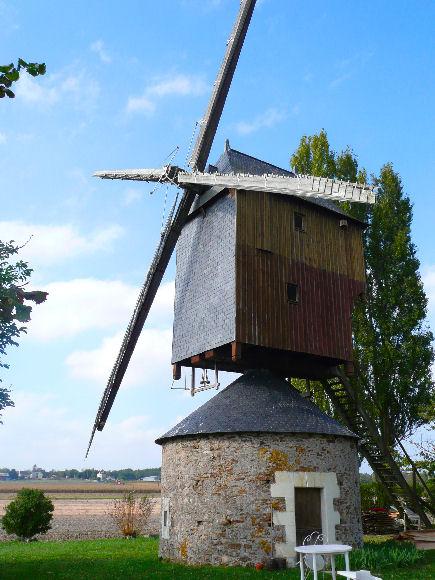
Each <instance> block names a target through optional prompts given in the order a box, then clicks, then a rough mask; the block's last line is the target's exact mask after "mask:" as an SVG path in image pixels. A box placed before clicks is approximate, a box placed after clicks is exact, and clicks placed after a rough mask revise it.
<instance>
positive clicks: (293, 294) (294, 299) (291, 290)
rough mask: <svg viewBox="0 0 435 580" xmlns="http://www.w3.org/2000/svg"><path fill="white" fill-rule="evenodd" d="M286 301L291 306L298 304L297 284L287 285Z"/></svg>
mask: <svg viewBox="0 0 435 580" xmlns="http://www.w3.org/2000/svg"><path fill="white" fill-rule="evenodd" d="M287 299H288V301H289V302H291V303H292V304H297V303H298V302H299V286H298V285H297V284H290V283H289V284H287Z"/></svg>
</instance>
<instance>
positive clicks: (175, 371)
mask: <svg viewBox="0 0 435 580" xmlns="http://www.w3.org/2000/svg"><path fill="white" fill-rule="evenodd" d="M172 378H173V379H174V381H179V380H180V379H181V365H180V364H179V363H175V364H173V365H172Z"/></svg>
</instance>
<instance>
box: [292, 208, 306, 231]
mask: <svg viewBox="0 0 435 580" xmlns="http://www.w3.org/2000/svg"><path fill="white" fill-rule="evenodd" d="M304 217H305V216H304V215H303V214H301V213H297V212H295V213H294V224H295V230H298V231H300V232H303V231H304V229H305V228H304Z"/></svg>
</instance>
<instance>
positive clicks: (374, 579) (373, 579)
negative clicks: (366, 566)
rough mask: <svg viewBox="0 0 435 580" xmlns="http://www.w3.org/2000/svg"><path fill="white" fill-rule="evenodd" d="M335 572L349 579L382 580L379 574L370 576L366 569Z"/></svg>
mask: <svg viewBox="0 0 435 580" xmlns="http://www.w3.org/2000/svg"><path fill="white" fill-rule="evenodd" d="M337 574H339V575H340V576H344V577H345V578H350V579H351V580H382V578H379V576H372V574H371V572H369V571H368V570H360V571H359V572H346V571H345V570H337Z"/></svg>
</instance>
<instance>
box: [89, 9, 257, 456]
mask: <svg viewBox="0 0 435 580" xmlns="http://www.w3.org/2000/svg"><path fill="white" fill-rule="evenodd" d="M255 2H256V0H243V1H242V3H241V5H240V10H239V13H238V16H237V20H236V23H235V25H234V28H233V31H232V34H231V37H230V39H229V41H228V45H227V51H226V54H225V57H224V60H223V63H222V66H221V68H220V70H219V73H218V76H217V79H216V82H215V85H214V89H213V92H212V96H211V98H210V103H209V106H208V109H207V113H206V116H205V119H204V121H203V123H202V125H201V130H200V133H199V135H198V139H197V143H196V146H195V148H194V153H193V156H192V163H193V166H194V167H195V169H197V170H198V171H203V170H204V169H205V166H206V163H207V159H208V155H209V153H210V149H211V146H212V143H213V139H214V136H215V134H216V130H217V126H218V123H219V119H220V117H221V115H222V111H223V107H224V104H225V100H226V98H227V95H228V91H229V88H230V85H231V81H232V78H233V75H234V71H235V68H236V65H237V61H238V59H239V55H240V52H241V50H242V46H243V42H244V39H245V36H246V32H247V30H248V27H249V23H250V20H251V16H252V13H253V10H254V7H255ZM138 171H139V172H140V170H138ZM156 171H159V170H156ZM156 177H157V180H159V178H158V176H156ZM161 177H162V176H161ZM136 179H137V178H136ZM139 179H140V177H139ZM195 195H196V194H195V192H194V191H192V190H190V189H185V190H184V193H183V196H182V198H181V201H180V203H179V205H178V207H177V209H176V211H175V215H173V216H172V215H171V216H170V217H169V219H168V221H167V224H166V227H165V229H164V231H163V233H162V236H161V239H160V243H159V246H158V248H157V251H156V253H155V255H154V259H153V261H152V263H151V266H150V269H149V272H148V274H147V277H146V279H145V283H144V285H143V288H142V290H141V293H140V295H139V299H138V302H137V305H136V308H135V310H134V312H133V316H132V318H131V320H130V323H129V325H128V327H127V330H126V332H125V335H124V339H123V341H122V345H121V349H120V351H119V354H118V357H117V359H116V362H115V365H114V367H113V369H112V372H111V374H110V377H109V380H108V383H107V386H106V388H105V390H104V393H103V396H102V399H101V402H100V406H99V408H98V412H97V416H96V418H95V422H94V426H93V429H92V433H91V437H90V440H89V445H88V449H87V451H86V457H87V456H88V453H89V449H90V447H91V445H92V440H93V438H94V435H95V432H96V431H97V430H98V431H102V429H103V428H104V425H105V423H106V420H107V417H108V415H109V413H110V409H111V408H112V405H113V401H114V400H115V397H116V394H117V392H118V390H119V387H120V385H121V382H122V379H123V377H124V374H125V371H126V370H127V367H128V364H129V362H130V359H131V356H132V354H133V351H134V348H135V346H136V343H137V341H138V339H139V335H140V333H141V331H142V328H143V326H144V324H145V321H146V319H147V316H148V313H149V311H150V308H151V306H152V303H153V301H154V298H155V296H156V294H157V290H158V288H159V286H160V283H161V281H162V278H163V275H164V273H165V271H166V268H167V266H168V263H169V260H170V258H171V256H172V253H173V251H174V248H175V245H176V243H177V240H178V237H179V235H180V233H181V230H182V228H183V225H184V223H185V221H186V218H187V216H188V214H189V210H190V208H191V206H192V203H193V201H194V199H195Z"/></svg>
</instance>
